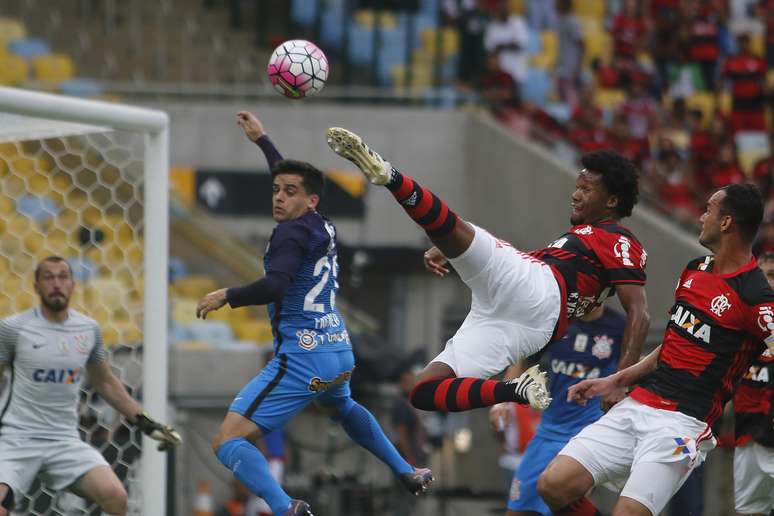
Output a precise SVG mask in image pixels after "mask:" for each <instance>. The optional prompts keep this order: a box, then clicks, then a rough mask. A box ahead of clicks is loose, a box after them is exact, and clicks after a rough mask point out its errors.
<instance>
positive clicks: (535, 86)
mask: <svg viewBox="0 0 774 516" xmlns="http://www.w3.org/2000/svg"><path fill="white" fill-rule="evenodd" d="M552 88H553V83H552V82H551V77H550V76H549V75H548V72H546V71H545V70H542V69H540V68H530V69H529V70H528V71H527V77H526V78H525V79H524V80H523V81H522V83H521V84H520V91H521V100H522V101H523V102H530V103H532V104H537V105H538V106H540V107H544V106H546V104H548V96H549V94H550V93H551V89H552Z"/></svg>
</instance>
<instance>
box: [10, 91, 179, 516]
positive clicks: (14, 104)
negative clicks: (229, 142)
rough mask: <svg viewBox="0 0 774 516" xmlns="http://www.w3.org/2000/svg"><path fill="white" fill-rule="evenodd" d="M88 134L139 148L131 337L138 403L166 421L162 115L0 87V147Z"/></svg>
mask: <svg viewBox="0 0 774 516" xmlns="http://www.w3.org/2000/svg"><path fill="white" fill-rule="evenodd" d="M2 116H5V117H6V118H5V120H6V122H5V123H4V122H3V118H2ZM15 116H22V117H25V120H27V121H28V123H23V124H15V123H13V122H9V121H12V120H13V119H14V117H15ZM41 119H42V120H41ZM47 121H51V123H50V124H49V123H46V122H47ZM3 126H5V127H3ZM90 129H91V130H93V131H99V132H102V133H107V134H110V133H111V131H114V130H115V131H129V132H132V133H135V134H137V133H139V134H141V135H142V138H141V139H140V138H139V137H138V141H142V143H143V149H144V150H143V151H142V153H141V154H142V156H141V157H140V158H139V159H140V160H141V162H142V165H143V166H142V168H143V170H144V173H143V180H142V185H143V186H142V187H141V188H139V189H138V192H142V197H143V198H142V199H141V202H142V205H143V215H142V217H141V218H142V230H141V231H142V234H143V238H142V242H143V244H142V246H141V247H142V250H143V258H142V262H141V263H142V266H143V269H144V271H143V273H144V279H143V284H144V295H143V296H142V298H143V299H142V317H141V319H142V325H141V328H142V336H141V338H140V340H139V342H141V343H143V351H142V378H141V381H142V390H143V405H144V407H145V408H146V409H147V411H148V412H149V413H150V414H151V415H152V416H153V417H155V418H157V419H158V420H160V421H165V422H166V421H168V415H167V303H168V300H167V262H168V249H169V235H168V206H169V202H168V201H169V191H168V188H169V177H168V175H169V133H168V131H169V117H168V116H167V114H166V113H165V112H163V111H157V110H150V109H144V108H137V107H130V106H126V105H122V104H117V103H110V102H102V101H92V100H83V99H78V98H73V97H65V96H60V95H54V94H48V93H40V92H32V91H26V90H21V89H15V88H7V87H0V142H2V141H6V142H7V141H12V140H13V141H24V140H27V139H37V140H41V139H45V138H55V137H67V136H68V135H69V134H79V131H81V132H82V133H88V132H89V130H90ZM71 131H72V133H71ZM108 189H109V188H108ZM78 220H80V219H78ZM138 227H139V222H138ZM138 242H139V238H138ZM138 245H139V243H138ZM138 305H139V301H138ZM0 315H2V316H6V315H8V314H0ZM155 444H157V443H155V442H154V441H150V440H149V439H148V438H147V437H143V443H142V450H143V453H142V458H141V463H140V466H139V479H140V482H139V483H140V486H141V491H142V494H141V500H142V501H141V502H139V501H138V503H139V504H140V507H141V510H142V514H145V515H162V514H165V513H166V455H165V454H164V453H161V452H158V451H157V450H156V446H155ZM130 496H131V493H130Z"/></svg>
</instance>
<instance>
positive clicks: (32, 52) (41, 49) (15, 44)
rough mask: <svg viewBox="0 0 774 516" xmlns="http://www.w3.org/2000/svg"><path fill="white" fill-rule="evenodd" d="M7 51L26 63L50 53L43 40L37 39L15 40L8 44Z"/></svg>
mask: <svg viewBox="0 0 774 516" xmlns="http://www.w3.org/2000/svg"><path fill="white" fill-rule="evenodd" d="M8 51H9V52H10V53H11V54H14V55H17V56H19V57H21V58H24V59H27V60H28V61H30V60H32V59H34V58H36V57H40V56H45V55H48V54H50V53H51V48H50V47H49V46H48V43H47V42H46V41H45V40H42V39H39V38H24V39H15V40H12V41H9V42H8Z"/></svg>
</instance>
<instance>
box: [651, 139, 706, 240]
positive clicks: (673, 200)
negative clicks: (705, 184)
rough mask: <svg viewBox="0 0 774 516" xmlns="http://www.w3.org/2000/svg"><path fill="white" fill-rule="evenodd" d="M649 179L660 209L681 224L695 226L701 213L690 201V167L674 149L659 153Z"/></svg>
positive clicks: (692, 188) (693, 190)
mask: <svg viewBox="0 0 774 516" xmlns="http://www.w3.org/2000/svg"><path fill="white" fill-rule="evenodd" d="M649 178H650V180H651V184H652V187H653V188H654V190H655V192H656V193H657V194H658V195H660V196H661V199H662V200H663V204H664V208H665V209H666V210H667V211H668V212H669V213H671V214H672V216H673V217H674V218H675V219H676V220H677V221H679V222H680V223H682V224H683V225H685V226H695V225H696V221H697V220H698V219H699V216H700V215H701V210H699V207H698V205H697V203H696V199H695V198H694V196H695V195H696V192H697V188H696V182H695V180H694V177H693V171H692V170H691V167H690V164H689V163H687V162H686V161H685V160H683V159H682V158H681V157H680V154H678V152H677V151H676V150H674V149H664V150H662V151H660V152H659V156H658V160H656V162H655V164H654V166H653V169H652V171H651V174H649Z"/></svg>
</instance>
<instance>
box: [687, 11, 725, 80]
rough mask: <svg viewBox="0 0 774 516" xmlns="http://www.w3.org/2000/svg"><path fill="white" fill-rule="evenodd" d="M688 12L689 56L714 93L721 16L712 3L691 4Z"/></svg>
mask: <svg viewBox="0 0 774 516" xmlns="http://www.w3.org/2000/svg"><path fill="white" fill-rule="evenodd" d="M687 11H688V20H687V23H688V46H689V55H690V57H691V59H692V60H693V61H696V62H697V63H698V65H699V67H700V68H701V73H702V76H703V77H704V85H705V86H706V87H707V89H709V90H712V91H714V89H715V76H716V74H717V64H718V59H719V58H720V16H719V13H718V12H717V11H716V10H714V9H713V8H712V6H711V5H710V2H708V1H707V0H701V1H700V2H698V3H696V2H693V3H690V4H688V7H687Z"/></svg>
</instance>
